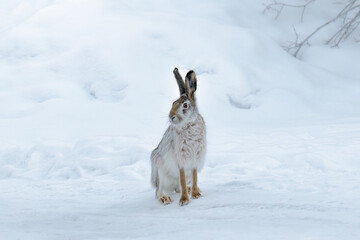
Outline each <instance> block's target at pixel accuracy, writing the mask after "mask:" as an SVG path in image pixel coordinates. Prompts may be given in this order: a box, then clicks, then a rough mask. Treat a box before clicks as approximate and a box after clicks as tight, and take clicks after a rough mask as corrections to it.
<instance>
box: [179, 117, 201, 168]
mask: <svg viewBox="0 0 360 240" xmlns="http://www.w3.org/2000/svg"><path fill="white" fill-rule="evenodd" d="M175 132H176V133H175ZM174 133H175V134H174V146H173V147H174V152H175V155H176V161H177V164H178V166H179V167H180V168H184V169H185V170H191V169H198V170H200V169H201V168H202V167H203V165H204V157H205V150H206V149H205V144H206V139H205V136H206V133H205V123H204V120H203V119H202V117H201V116H199V118H197V119H196V121H194V122H192V123H189V124H187V125H186V126H184V127H182V128H181V129H176V128H175V129H174Z"/></svg>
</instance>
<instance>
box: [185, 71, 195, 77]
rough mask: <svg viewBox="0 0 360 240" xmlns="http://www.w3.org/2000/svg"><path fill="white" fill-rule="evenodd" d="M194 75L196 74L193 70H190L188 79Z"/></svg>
mask: <svg viewBox="0 0 360 240" xmlns="http://www.w3.org/2000/svg"><path fill="white" fill-rule="evenodd" d="M192 74H195V72H194V71H193V70H190V71H189V72H188V73H187V74H186V77H191V75H192Z"/></svg>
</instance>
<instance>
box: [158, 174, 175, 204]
mask: <svg viewBox="0 0 360 240" xmlns="http://www.w3.org/2000/svg"><path fill="white" fill-rule="evenodd" d="M164 181H165V176H164V175H163V174H161V171H159V186H158V187H157V188H156V198H157V199H158V200H159V201H160V202H161V203H162V204H164V205H167V204H169V203H171V202H172V200H171V198H170V197H169V196H166V195H165V194H164V184H165V183H164Z"/></svg>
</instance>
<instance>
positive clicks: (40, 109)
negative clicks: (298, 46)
mask: <svg viewBox="0 0 360 240" xmlns="http://www.w3.org/2000/svg"><path fill="white" fill-rule="evenodd" d="M263 2H266V1H262V0H256V1H250V0H247V1H241V2H240V1H225V2H221V3H220V2H217V1H197V2H190V1H182V2H172V1H166V0H159V1H152V2H147V1H142V0H138V1H131V2H126V1H112V0H106V1H98V0H91V1H80V0H79V1H66V0H64V1H53V0H28V1H20V0H17V1H9V2H5V1H3V2H1V4H0V5H1V7H0V9H1V10H0V31H1V37H0V69H1V71H0V133H1V134H0V212H1V214H0V233H1V236H2V238H3V239H8V240H12V239H26V240H28V239H31V240H32V239H36V240H39V239H134V238H136V239H159V238H163V237H166V238H171V239H184V238H200V239H223V238H228V239H240V238H243V239H342V240H343V239H359V238H360V230H359V229H360V227H359V226H360V201H359V200H360V185H359V182H360V174H359V170H360V161H359V160H360V159H359V156H360V121H359V120H360V97H359V93H360V81H359V80H360V77H359V74H357V70H358V59H359V57H360V56H359V51H358V48H359V45H358V43H355V42H354V41H353V40H352V39H349V40H348V41H346V42H345V43H344V44H343V45H341V46H340V48H330V47H328V46H324V45H323V44H322V43H323V41H324V40H326V38H327V36H328V35H327V34H328V33H329V32H331V29H328V30H324V31H322V32H320V33H319V35H318V36H317V38H315V39H314V40H312V42H311V43H312V45H311V47H306V48H304V49H303V50H302V51H301V53H300V56H299V58H300V59H296V58H293V57H292V56H291V55H290V54H288V53H287V52H285V51H284V50H283V49H282V48H281V45H282V44H284V43H285V42H286V41H287V40H292V38H293V27H292V25H294V26H295V27H296V29H297V30H298V31H299V34H301V35H302V36H305V35H306V33H309V32H311V31H313V29H314V27H316V26H318V25H319V24H321V23H323V22H325V21H326V20H327V19H328V18H329V17H330V16H333V15H334V14H336V12H337V8H338V5H336V4H333V3H331V2H329V1H325V0H317V1H315V3H313V4H312V5H311V6H310V7H309V9H308V11H306V14H305V15H304V22H303V23H300V22H299V16H300V15H299V11H296V10H288V11H287V10H285V9H284V11H283V14H282V15H281V16H280V17H279V19H278V20H274V15H273V13H271V12H267V13H266V14H262V11H263V9H264V6H263V5H262V3H263ZM175 66H176V67H178V68H179V70H180V72H181V73H182V74H183V75H184V74H185V73H186V71H188V70H190V69H194V70H195V72H196V73H197V76H198V90H197V93H196V94H197V100H198V105H199V109H200V112H201V114H202V115H203V117H204V119H205V121H206V123H207V130H208V137H207V138H208V152H207V158H206V162H205V166H204V169H203V170H202V172H201V173H200V174H199V187H200V189H201V191H202V194H203V197H202V198H200V199H196V200H191V201H190V203H189V205H187V206H185V207H180V206H179V205H178V199H179V194H176V193H174V194H173V195H172V196H171V197H172V199H173V200H174V202H173V203H172V204H170V205H167V206H162V205H160V204H159V203H158V202H157V201H156V200H155V193H154V189H152V187H151V185H150V159H149V157H150V153H151V151H152V150H153V149H154V148H155V147H156V145H157V144H158V142H159V141H160V139H161V137H162V134H163V133H164V131H165V129H166V128H167V126H168V119H167V115H168V112H169V110H170V108H171V103H172V102H173V101H174V100H176V98H177V97H178V89H177V86H176V81H175V79H174V77H173V75H172V70H173V68H174V67H175Z"/></svg>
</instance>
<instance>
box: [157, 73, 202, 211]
mask: <svg viewBox="0 0 360 240" xmlns="http://www.w3.org/2000/svg"><path fill="white" fill-rule="evenodd" d="M174 75H175V78H176V81H177V83H178V85H179V90H180V98H179V99H177V100H176V101H175V102H174V103H173V104H172V108H171V110H170V113H169V119H170V123H171V124H170V126H169V127H168V129H167V130H166V132H165V134H164V136H163V138H162V139H161V141H160V143H159V145H158V146H157V148H155V149H154V151H152V153H151V167H152V169H151V183H152V185H153V186H154V187H155V188H156V198H157V199H158V200H159V201H160V202H161V203H163V204H169V203H170V202H171V198H170V197H169V196H167V195H166V194H169V193H171V192H173V191H176V192H180V190H181V197H180V201H179V204H180V205H186V204H188V203H189V196H188V192H189V191H190V187H187V184H190V183H191V182H192V187H191V197H192V198H199V197H200V196H201V194H200V189H199V188H198V186H197V172H198V171H199V170H201V169H202V167H203V165H204V160H205V152H206V128H205V122H204V119H203V118H202V116H201V115H200V114H199V112H198V108H197V105H196V101H195V91H196V85H197V84H196V81H197V80H196V75H195V72H194V71H189V72H188V73H187V74H186V77H185V82H184V80H183V79H182V77H181V75H180V73H179V71H178V69H177V68H175V69H174ZM180 186H181V189H180Z"/></svg>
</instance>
